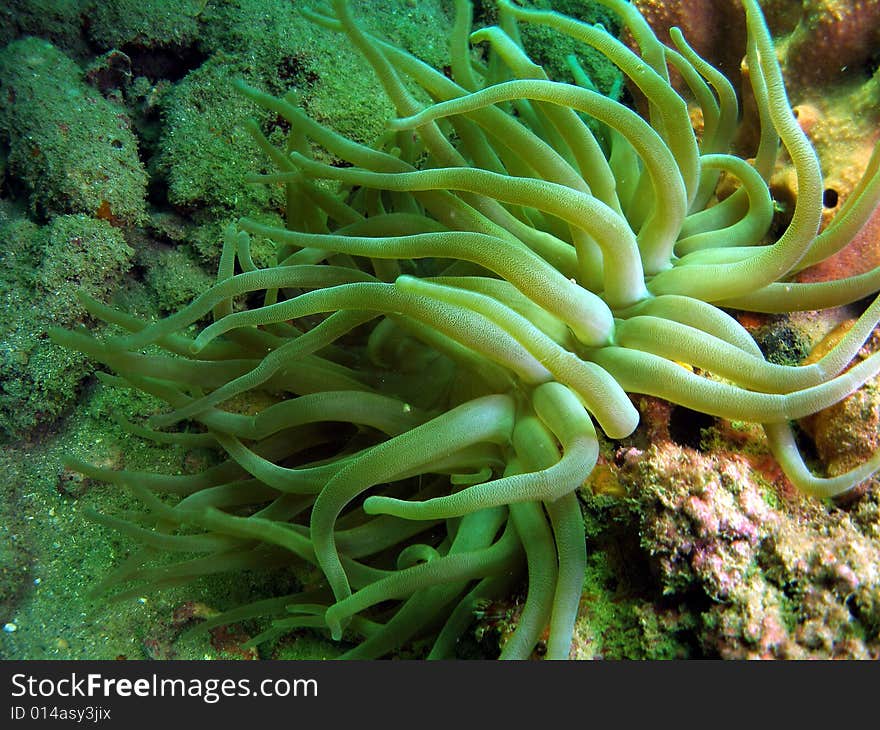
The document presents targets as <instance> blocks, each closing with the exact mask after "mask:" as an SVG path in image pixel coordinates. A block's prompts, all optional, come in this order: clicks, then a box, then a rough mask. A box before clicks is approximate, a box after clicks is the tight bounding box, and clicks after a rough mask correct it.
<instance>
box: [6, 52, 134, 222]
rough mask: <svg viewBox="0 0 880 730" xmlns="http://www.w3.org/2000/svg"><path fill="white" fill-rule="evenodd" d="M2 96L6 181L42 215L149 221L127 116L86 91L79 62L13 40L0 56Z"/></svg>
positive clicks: (116, 107)
mask: <svg viewBox="0 0 880 730" xmlns="http://www.w3.org/2000/svg"><path fill="white" fill-rule="evenodd" d="M0 89H2V93H0V137H2V138H5V140H6V141H7V142H8V144H9V148H10V152H9V158H8V167H7V171H6V174H7V175H8V176H11V177H13V178H15V179H16V180H17V181H18V182H19V183H21V184H23V186H24V187H25V188H26V190H27V192H28V194H29V196H30V205H31V209H32V210H33V211H34V212H35V213H36V214H38V215H40V216H43V217H49V216H52V215H56V214H62V213H85V214H88V215H91V216H96V217H98V218H103V219H105V220H108V221H111V222H113V223H117V224H132V223H137V222H139V221H140V220H141V219H142V218H143V217H144V206H145V202H144V201H145V196H146V188H147V176H146V172H145V171H144V168H143V165H142V164H141V162H140V160H139V159H138V148H137V140H136V139H135V136H134V134H132V131H131V121H130V119H129V117H128V114H127V113H126V112H125V110H124V109H123V108H121V107H119V106H116V105H115V104H112V103H110V102H108V101H107V100H106V99H104V98H103V97H101V96H100V94H98V92H97V91H96V90H94V89H92V88H91V87H89V86H87V85H86V84H85V83H84V81H83V73H82V69H80V67H79V66H78V65H77V64H76V63H74V62H73V61H72V60H71V59H70V58H68V57H67V56H65V55H64V54H63V53H61V52H60V51H59V50H58V49H56V48H55V47H54V46H53V45H52V44H51V43H49V42H48V41H45V40H41V39H39V38H33V37H31V38H24V39H21V40H17V41H14V42H12V43H10V44H9V45H8V46H6V48H4V49H3V50H2V51H0Z"/></svg>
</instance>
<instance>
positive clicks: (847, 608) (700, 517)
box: [620, 442, 880, 659]
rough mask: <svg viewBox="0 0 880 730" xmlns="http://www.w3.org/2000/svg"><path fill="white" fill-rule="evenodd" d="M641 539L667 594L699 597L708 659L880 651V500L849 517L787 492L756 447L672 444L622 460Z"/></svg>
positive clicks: (866, 501)
mask: <svg viewBox="0 0 880 730" xmlns="http://www.w3.org/2000/svg"><path fill="white" fill-rule="evenodd" d="M622 461H623V466H622V469H621V473H620V476H621V479H622V481H623V482H624V483H625V484H626V486H627V488H628V491H629V494H630V497H631V498H633V499H634V500H635V503H636V505H637V506H636V510H637V512H638V514H639V520H640V534H641V544H642V547H643V549H644V550H645V551H646V553H647V554H648V560H649V562H650V564H651V567H652V569H653V570H654V572H655V573H656V575H657V577H658V579H659V581H660V583H661V586H662V588H663V591H664V593H665V594H666V596H667V598H672V599H673V600H674V599H675V598H682V597H684V596H688V597H689V599H688V600H689V603H690V604H691V605H699V601H696V602H694V600H693V598H694V596H698V595H700V594H703V595H704V596H705V598H706V601H707V604H706V605H707V608H705V609H704V610H702V611H701V613H700V615H699V624H700V628H699V629H698V630H697V633H698V641H699V643H700V646H701V649H702V651H703V652H704V653H705V654H706V655H709V656H720V657H723V658H727V659H742V658H752V659H754V658H764V659H767V658H877V657H880V636H878V632H880V546H878V543H877V541H876V538H877V535H876V534H874V533H875V532H876V531H877V519H876V518H877V512H878V510H877V499H876V495H867V496H866V497H864V498H863V500H862V502H861V503H860V505H859V507H858V509H857V510H855V511H853V512H846V511H844V510H842V509H836V508H831V509H829V508H828V507H827V506H825V505H823V504H821V503H817V502H816V501H815V500H809V499H805V498H803V497H802V496H800V495H797V494H795V493H793V492H788V490H786V489H785V485H784V484H782V483H776V480H778V479H779V477H778V475H777V474H773V473H768V472H765V471H763V469H762V466H763V464H764V463H765V460H764V459H763V458H762V455H761V454H759V453H756V454H746V453H722V452H713V453H702V452H699V451H697V450H694V449H689V448H683V447H680V446H677V445H676V444H674V443H672V442H666V443H662V444H659V445H657V444H655V445H653V446H651V447H650V448H648V449H647V450H645V451H641V450H639V449H635V448H631V449H629V451H628V453H627V454H625V455H623V459H622Z"/></svg>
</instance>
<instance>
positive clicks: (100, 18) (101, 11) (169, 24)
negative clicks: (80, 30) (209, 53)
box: [88, 0, 206, 49]
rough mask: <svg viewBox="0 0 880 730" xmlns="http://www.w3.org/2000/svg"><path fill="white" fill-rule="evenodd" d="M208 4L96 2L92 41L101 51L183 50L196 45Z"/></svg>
mask: <svg viewBox="0 0 880 730" xmlns="http://www.w3.org/2000/svg"><path fill="white" fill-rule="evenodd" d="M205 4H206V3H205V2H204V0H183V1H182V2H168V0H115V2H112V3H104V2H92V3H90V4H89V5H90V7H89V24H88V35H89V39H90V40H91V41H92V42H93V43H95V44H96V45H97V46H98V47H99V48H102V49H107V48H121V47H123V46H126V45H129V44H135V45H139V46H146V47H151V46H156V45H160V46H180V45H187V44H190V43H193V42H194V40H195V37H196V34H197V32H198V28H199V15H200V14H201V11H202V10H203V9H204V7H205Z"/></svg>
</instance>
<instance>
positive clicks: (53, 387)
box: [0, 215, 133, 440]
mask: <svg viewBox="0 0 880 730" xmlns="http://www.w3.org/2000/svg"><path fill="white" fill-rule="evenodd" d="M0 237H2V239H3V240H4V241H5V245H6V251H5V257H4V258H5V261H4V263H5V266H4V267H3V271H2V274H0V301H2V308H3V311H4V314H5V316H4V318H3V319H2V320H0V383H2V385H0V439H3V440H8V439H11V438H20V437H23V436H25V435H26V434H27V433H28V432H29V431H31V430H32V429H33V428H35V427H36V426H38V425H41V424H48V423H51V422H52V421H53V420H54V419H55V418H56V417H57V416H58V415H59V414H61V413H62V412H63V411H64V410H65V409H66V408H67V407H68V406H69V405H70V404H71V403H72V402H73V399H74V397H75V393H76V388H77V386H78V384H79V383H80V381H81V379H82V378H83V376H84V375H85V374H86V373H87V372H88V371H89V369H90V367H89V366H88V365H87V364H86V362H85V358H83V357H82V356H80V355H79V354H76V353H72V352H70V351H69V350H65V349H63V348H60V347H57V346H56V345H54V344H52V343H51V342H49V340H48V339H46V336H45V332H46V329H47V328H48V327H50V326H55V325H58V324H62V323H63V324H65V325H66V326H72V325H74V324H77V323H79V322H82V321H83V320H84V318H85V310H84V309H83V308H82V307H81V306H80V305H79V302H78V301H77V299H76V295H75V292H76V291H77V290H80V291H84V292H87V293H89V294H90V295H91V296H94V297H98V298H104V297H106V296H107V295H108V293H109V292H110V291H112V290H113V288H114V287H115V286H116V284H117V283H118V281H119V278H120V275H121V273H122V272H123V271H125V270H126V269H127V268H128V266H129V262H130V260H131V257H132V254H133V251H132V250H131V248H130V247H129V246H128V244H127V243H126V242H125V239H124V238H123V237H122V234H121V233H120V232H119V231H118V230H117V229H115V228H113V227H112V226H111V225H110V224H108V223H106V222H105V221H100V220H93V219H90V218H88V217H86V216H82V215H79V216H59V217H58V218H56V219H55V220H53V221H52V223H51V224H50V225H48V226H44V227H40V226H38V225H36V224H34V223H32V222H30V221H27V220H25V219H21V218H11V219H6V220H5V221H0Z"/></svg>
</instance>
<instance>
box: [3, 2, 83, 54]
mask: <svg viewBox="0 0 880 730" xmlns="http://www.w3.org/2000/svg"><path fill="white" fill-rule="evenodd" d="M86 1H87V0H4V1H3V3H2V4H0V47H3V46H5V45H6V44H7V43H9V42H10V41H12V40H14V39H15V38H18V37H21V36H26V35H37V36H40V37H41V38H46V39H47V40H50V41H52V43H54V44H55V45H56V46H58V47H59V48H61V49H63V50H64V52H65V53H68V54H70V55H72V56H74V57H75V58H81V57H85V56H87V55H88V53H89V50H88V48H87V44H86V41H85V38H84V36H83V33H82V18H83V10H84V6H85V3H86Z"/></svg>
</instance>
